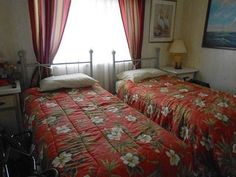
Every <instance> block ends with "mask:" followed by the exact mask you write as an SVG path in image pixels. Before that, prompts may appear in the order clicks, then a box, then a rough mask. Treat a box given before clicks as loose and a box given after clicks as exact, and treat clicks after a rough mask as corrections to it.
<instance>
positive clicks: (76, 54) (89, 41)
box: [54, 0, 130, 90]
mask: <svg viewBox="0 0 236 177" xmlns="http://www.w3.org/2000/svg"><path fill="white" fill-rule="evenodd" d="M90 49H92V50H93V51H94V53H93V59H94V60H93V61H94V78H95V79H97V80H99V81H100V84H101V85H102V86H103V87H104V88H106V89H107V90H111V88H112V67H111V64H112V54H111V53H112V50H115V51H116V58H117V60H119V59H120V60H124V59H130V55H129V49H128V44H127V40H126V37H125V32H124V28H123V24H122V19H121V15H120V9H119V3H118V0H72V2H71V8H70V12H69V16H68V21H67V24H66V28H65V32H64V36H63V38H62V41H61V45H60V47H59V50H58V53H57V55H56V57H55V59H54V63H62V62H63V63H64V62H73V61H88V60H89V50H90ZM75 68H76V69H78V66H73V67H69V68H68V67H67V70H73V69H75ZM80 69H84V68H81V67H80ZM54 70H55V69H54ZM63 72H64V71H61V70H59V73H63ZM72 72H73V71H72Z"/></svg>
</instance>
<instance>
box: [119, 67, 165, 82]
mask: <svg viewBox="0 0 236 177" xmlns="http://www.w3.org/2000/svg"><path fill="white" fill-rule="evenodd" d="M164 74H166V72H164V71H161V70H159V69H155V68H142V69H136V70H128V71H124V72H121V73H119V74H117V75H116V77H117V79H119V80H131V81H133V82H139V81H141V80H144V79H148V78H154V77H158V76H161V75H164Z"/></svg>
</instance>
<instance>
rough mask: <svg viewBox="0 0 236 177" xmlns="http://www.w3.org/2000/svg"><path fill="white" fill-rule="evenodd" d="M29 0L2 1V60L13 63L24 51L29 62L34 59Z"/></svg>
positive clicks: (0, 9) (0, 56) (0, 19)
mask: <svg viewBox="0 0 236 177" xmlns="http://www.w3.org/2000/svg"><path fill="white" fill-rule="evenodd" d="M27 2H28V1H27V0H20V1H18V0H1V1H0V58H2V59H3V60H7V61H9V62H11V63H16V61H17V60H18V56H17V51H19V50H22V49H24V50H25V51H26V53H27V56H26V57H27V60H32V59H34V58H35V57H34V53H33V47H32V39H31V30H30V23H29V16H28V5H27Z"/></svg>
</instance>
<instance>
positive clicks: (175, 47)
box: [169, 40, 187, 53]
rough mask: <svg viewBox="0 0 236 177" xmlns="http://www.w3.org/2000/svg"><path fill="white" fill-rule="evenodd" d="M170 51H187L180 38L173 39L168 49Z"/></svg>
mask: <svg viewBox="0 0 236 177" xmlns="http://www.w3.org/2000/svg"><path fill="white" fill-rule="evenodd" d="M169 52H170V53H187V49H186V47H185V45H184V42H183V41H182V40H175V41H174V42H173V43H172V44H171V46H170V49H169Z"/></svg>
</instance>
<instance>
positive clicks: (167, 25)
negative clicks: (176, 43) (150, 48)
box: [149, 0, 176, 42]
mask: <svg viewBox="0 0 236 177" xmlns="http://www.w3.org/2000/svg"><path fill="white" fill-rule="evenodd" d="M175 8H176V2H174V1H166V0H152V3H151V14H150V29H149V41H150V42H171V41H172V40H173V32H174V22H175Z"/></svg>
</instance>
